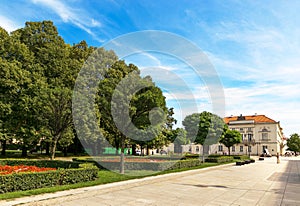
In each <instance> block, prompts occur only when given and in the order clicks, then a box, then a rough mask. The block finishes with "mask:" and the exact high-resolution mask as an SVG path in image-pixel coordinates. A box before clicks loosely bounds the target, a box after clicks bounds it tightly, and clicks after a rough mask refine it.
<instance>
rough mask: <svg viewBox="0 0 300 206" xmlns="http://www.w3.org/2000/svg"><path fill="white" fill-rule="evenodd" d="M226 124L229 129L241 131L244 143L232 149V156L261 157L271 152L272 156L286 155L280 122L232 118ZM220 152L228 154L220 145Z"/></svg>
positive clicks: (266, 119) (241, 116) (249, 117)
mask: <svg viewBox="0 0 300 206" xmlns="http://www.w3.org/2000/svg"><path fill="white" fill-rule="evenodd" d="M224 122H225V123H226V124H227V125H228V127H229V129H231V130H236V131H239V132H240V133H241V134H242V138H243V141H242V143H240V144H237V145H235V146H233V147H232V148H231V151H230V153H231V154H247V153H248V154H251V155H260V154H262V153H264V152H269V153H270V154H271V155H276V154H277V152H279V154H281V155H282V154H284V153H285V151H284V141H285V138H284V136H283V132H282V128H281V126H280V122H279V121H278V122H276V121H275V120H273V119H271V118H269V117H267V116H265V115H256V114H255V115H251V116H243V115H240V116H230V117H225V118H224ZM218 152H228V149H227V148H226V147H225V146H224V145H222V144H219V146H218Z"/></svg>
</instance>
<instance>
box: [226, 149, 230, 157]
mask: <svg viewBox="0 0 300 206" xmlns="http://www.w3.org/2000/svg"><path fill="white" fill-rule="evenodd" d="M227 148H228V155H229V156H230V147H227Z"/></svg>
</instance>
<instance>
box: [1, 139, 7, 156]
mask: <svg viewBox="0 0 300 206" xmlns="http://www.w3.org/2000/svg"><path fill="white" fill-rule="evenodd" d="M1 145H2V150H1V155H2V156H5V154H6V140H1Z"/></svg>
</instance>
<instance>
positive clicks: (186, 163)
mask: <svg viewBox="0 0 300 206" xmlns="http://www.w3.org/2000/svg"><path fill="white" fill-rule="evenodd" d="M76 161H78V160H77V159H76ZM79 161H81V162H82V163H83V162H85V163H93V164H95V165H96V166H97V167H98V168H99V169H110V170H118V169H119V168H120V162H107V161H105V162H103V161H102V162H101V161H99V163H98V162H97V161H96V160H93V159H80V160H79ZM200 164H201V161H200V160H198V159H189V160H178V161H176V160H174V161H173V160H172V161H166V162H125V170H153V171H163V170H167V169H180V168H189V167H195V166H198V165H200Z"/></svg>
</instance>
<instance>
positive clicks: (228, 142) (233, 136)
mask: <svg viewBox="0 0 300 206" xmlns="http://www.w3.org/2000/svg"><path fill="white" fill-rule="evenodd" d="M219 142H220V143H222V144H224V145H225V146H226V147H227V148H228V154H229V155H230V147H232V146H233V145H235V144H238V143H241V142H242V135H241V133H239V132H238V131H236V130H230V129H227V130H226V132H225V134H224V135H223V136H221V137H220V140H219Z"/></svg>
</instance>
